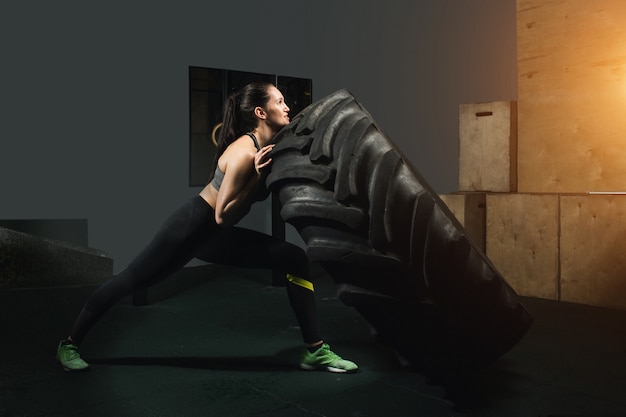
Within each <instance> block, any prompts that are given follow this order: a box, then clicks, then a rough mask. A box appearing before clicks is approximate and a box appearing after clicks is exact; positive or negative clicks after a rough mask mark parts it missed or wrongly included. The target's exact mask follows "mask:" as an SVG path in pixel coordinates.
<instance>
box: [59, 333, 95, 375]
mask: <svg viewBox="0 0 626 417" xmlns="http://www.w3.org/2000/svg"><path fill="white" fill-rule="evenodd" d="M57 360H58V361H59V363H60V364H61V366H62V367H63V369H64V370H66V371H69V372H78V371H86V370H88V369H89V364H88V363H87V362H85V361H84V360H82V359H81V357H80V354H79V353H78V347H77V346H76V345H74V344H72V342H70V341H68V340H61V341H60V342H59V346H58V347H57Z"/></svg>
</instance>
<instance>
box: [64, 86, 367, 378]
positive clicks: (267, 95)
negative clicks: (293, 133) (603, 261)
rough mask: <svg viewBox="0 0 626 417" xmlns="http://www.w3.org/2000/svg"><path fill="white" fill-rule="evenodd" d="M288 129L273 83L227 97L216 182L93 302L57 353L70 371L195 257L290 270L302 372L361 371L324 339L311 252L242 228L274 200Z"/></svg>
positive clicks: (83, 364) (167, 224) (285, 112)
mask: <svg viewBox="0 0 626 417" xmlns="http://www.w3.org/2000/svg"><path fill="white" fill-rule="evenodd" d="M287 124H289V107H288V106H287V104H286V103H285V100H284V98H283V95H282V94H281V92H280V91H279V90H278V89H277V88H276V87H275V86H274V85H272V84H269V83H252V84H249V85H247V86H245V87H244V88H242V89H241V90H240V91H238V92H237V93H234V94H232V95H231V96H230V97H229V98H228V99H227V101H226V103H225V105H224V118H223V121H222V127H221V130H220V134H219V139H218V147H217V151H216V157H215V161H214V168H215V171H214V176H213V178H212V180H211V181H210V183H209V184H208V185H207V186H206V187H204V189H203V190H202V191H201V192H200V194H199V195H198V196H196V197H194V198H192V199H191V200H190V201H188V202H187V203H186V204H185V205H183V206H182V207H181V208H179V209H178V210H177V211H176V212H174V214H173V215H171V216H170V217H169V218H168V219H167V220H166V221H165V223H164V224H163V226H162V227H161V229H160V230H159V232H158V233H157V234H156V236H155V237H154V238H153V240H152V241H151V242H150V243H149V244H148V246H147V247H146V248H145V249H144V250H143V251H142V252H141V253H140V254H139V255H138V256H137V257H136V258H135V259H134V260H133V261H132V262H131V263H130V264H129V265H128V267H127V268H126V269H125V270H124V271H123V272H122V273H120V274H119V275H116V276H114V277H113V278H112V279H111V280H109V281H108V282H106V283H104V284H103V285H102V286H100V287H99V288H98V289H97V290H96V291H95V292H94V293H93V294H92V295H91V296H90V297H89V299H88V300H87V302H86V303H85V305H84V307H83V309H82V310H81V312H80V314H79V315H78V318H77V320H76V322H75V324H74V327H73V329H72V331H71V332H70V335H69V336H68V337H67V338H66V339H64V340H62V341H61V342H59V345H58V348H57V359H58V360H59V362H60V363H61V365H62V366H63V368H64V369H65V370H66V371H83V370H87V369H89V364H88V363H87V362H85V361H84V360H83V359H82V358H81V357H80V354H79V353H78V346H80V343H81V342H82V341H83V339H84V337H85V336H86V334H87V332H88V331H89V330H90V329H91V328H92V327H93V325H94V324H95V323H96V322H97V321H98V320H99V319H100V318H101V317H102V316H103V315H104V314H105V313H106V312H107V311H108V310H109V309H110V308H111V307H112V306H113V305H114V304H115V303H117V302H118V301H119V300H120V299H121V298H123V297H125V296H127V295H130V294H132V293H133V292H134V291H135V290H136V289H138V288H145V287H148V286H150V285H154V284H155V283H157V282H159V281H161V280H162V279H164V278H166V277H168V276H170V275H172V274H174V273H175V272H177V271H179V270H180V269H181V268H183V267H184V266H185V265H186V264H187V263H188V262H189V261H190V260H191V259H193V258H198V259H200V260H203V261H206V262H209V263H219V264H226V265H234V266H242V267H252V268H272V269H278V270H280V271H281V272H283V273H284V276H285V278H286V279H285V285H286V287H287V295H288V297H289V301H290V304H291V307H292V309H293V311H294V313H295V315H296V318H297V320H298V323H299V325H300V329H301V331H302V337H303V339H304V343H305V349H304V350H303V354H302V356H301V359H300V367H301V368H303V369H307V370H327V371H330V372H354V371H356V370H357V369H358V367H357V365H356V364H355V363H354V362H351V361H348V360H345V359H342V358H341V357H340V356H338V355H336V354H335V353H333V352H332V351H331V350H330V347H329V346H328V344H326V343H324V340H323V339H322V336H321V333H320V329H319V324H318V321H317V313H316V308H315V298H314V293H313V284H312V283H311V281H310V277H309V268H308V259H307V257H306V254H305V253H304V251H303V250H302V249H301V248H299V247H297V246H295V245H292V244H290V243H287V242H284V241H282V240H280V239H276V238H273V237H272V236H269V235H266V234H264V233H260V232H256V231H253V230H249V229H244V228H239V227H235V226H234V225H235V224H236V223H237V222H238V221H239V220H241V218H242V217H243V216H244V215H245V214H246V213H247V212H248V211H249V209H250V206H251V205H252V203H254V202H255V201H258V200H260V199H264V198H266V197H267V195H268V193H267V190H266V189H265V185H264V183H265V177H266V176H267V172H268V170H269V167H270V165H271V163H272V159H271V158H270V157H269V153H270V151H271V150H272V147H273V145H272V144H271V141H272V139H273V138H274V136H275V135H276V133H278V131H279V130H280V129H281V128H282V127H284V126H286V125H287Z"/></svg>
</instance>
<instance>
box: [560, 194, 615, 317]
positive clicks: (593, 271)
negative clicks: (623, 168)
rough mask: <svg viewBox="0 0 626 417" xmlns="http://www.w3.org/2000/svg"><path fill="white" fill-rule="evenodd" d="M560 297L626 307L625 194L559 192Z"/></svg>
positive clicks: (593, 303) (577, 301)
mask: <svg viewBox="0 0 626 417" xmlns="http://www.w3.org/2000/svg"><path fill="white" fill-rule="evenodd" d="M560 217H561V239H560V246H561V300H562V301H569V302H574V303H581V304H588V305H594V306H600V307H609V308H620V309H626V251H625V249H624V243H625V242H626V195H579V196H575V195H570V196H561V215H560Z"/></svg>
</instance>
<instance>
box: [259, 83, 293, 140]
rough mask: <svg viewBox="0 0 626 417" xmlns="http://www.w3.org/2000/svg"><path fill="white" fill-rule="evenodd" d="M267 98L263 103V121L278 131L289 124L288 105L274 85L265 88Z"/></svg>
mask: <svg viewBox="0 0 626 417" xmlns="http://www.w3.org/2000/svg"><path fill="white" fill-rule="evenodd" d="M267 93H268V95H269V100H268V101H267V103H266V104H265V108H264V109H263V110H265V114H266V116H267V117H266V118H265V122H266V123H267V124H268V125H270V127H272V128H274V130H276V131H278V130H280V129H281V128H282V127H284V126H287V125H288V124H289V107H288V106H287V104H286V103H285V98H284V97H283V95H282V94H281V92H280V91H279V90H278V88H276V87H274V86H270V87H269V89H268V90H267Z"/></svg>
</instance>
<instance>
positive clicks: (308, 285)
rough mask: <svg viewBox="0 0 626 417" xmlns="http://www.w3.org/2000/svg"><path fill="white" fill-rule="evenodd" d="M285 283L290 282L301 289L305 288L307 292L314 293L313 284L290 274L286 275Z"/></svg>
mask: <svg viewBox="0 0 626 417" xmlns="http://www.w3.org/2000/svg"><path fill="white" fill-rule="evenodd" d="M287 281H289V282H292V283H294V284H296V285H299V286H301V287H302V288H306V289H307V290H310V291H313V292H315V290H314V289H313V283H312V282H310V281H307V280H306V279H304V278H300V277H296V276H293V275H291V274H287Z"/></svg>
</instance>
